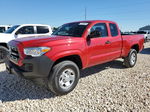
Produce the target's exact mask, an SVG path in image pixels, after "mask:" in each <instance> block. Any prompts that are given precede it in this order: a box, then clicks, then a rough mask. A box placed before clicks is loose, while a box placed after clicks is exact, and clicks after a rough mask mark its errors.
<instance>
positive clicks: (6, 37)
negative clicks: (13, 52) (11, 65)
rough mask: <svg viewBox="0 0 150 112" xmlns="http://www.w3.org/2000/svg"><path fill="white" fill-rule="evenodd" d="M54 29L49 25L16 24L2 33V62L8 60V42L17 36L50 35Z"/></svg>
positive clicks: (0, 39) (0, 49) (0, 53)
mask: <svg viewBox="0 0 150 112" xmlns="http://www.w3.org/2000/svg"><path fill="white" fill-rule="evenodd" d="M51 34H52V29H51V27H50V26H49V25H42V24H22V25H14V26H12V27H11V28H9V29H8V30H7V31H6V32H4V33H2V34H0V63H2V62H4V61H5V60H6V55H7V53H8V47H7V43H8V42H9V41H11V40H13V39H16V38H23V37H38V36H46V35H47V36H50V35H51Z"/></svg>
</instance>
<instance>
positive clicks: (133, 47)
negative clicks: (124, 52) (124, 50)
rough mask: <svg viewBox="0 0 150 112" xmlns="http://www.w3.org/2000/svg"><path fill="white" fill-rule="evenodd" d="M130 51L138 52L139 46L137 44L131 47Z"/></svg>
mask: <svg viewBox="0 0 150 112" xmlns="http://www.w3.org/2000/svg"><path fill="white" fill-rule="evenodd" d="M131 49H135V50H136V51H137V52H139V45H138V44H136V45H133V46H132V47H131Z"/></svg>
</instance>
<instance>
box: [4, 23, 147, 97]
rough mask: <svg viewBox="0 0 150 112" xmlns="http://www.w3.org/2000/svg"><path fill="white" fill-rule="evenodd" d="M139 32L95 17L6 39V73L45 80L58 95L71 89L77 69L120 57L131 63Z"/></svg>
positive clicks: (139, 46)
mask: <svg viewBox="0 0 150 112" xmlns="http://www.w3.org/2000/svg"><path fill="white" fill-rule="evenodd" d="M143 43H144V37H143V35H121V33H120V29H119V28H118V25H117V24H116V23H115V22H112V21H104V20H95V21H79V22H73V23H67V24H64V25H62V26H61V27H59V29H58V30H56V31H55V32H54V33H53V34H52V36H51V37H41V38H22V39H16V40H12V41H10V42H9V43H8V45H9V48H10V52H9V61H7V62H6V68H7V70H8V72H9V73H14V74H18V75H21V76H23V77H26V78H30V79H38V81H39V82H40V80H45V81H44V82H45V83H46V85H47V87H48V89H49V90H51V91H52V92H53V93H55V94H58V95H63V94H67V93H69V92H70V91H72V90H73V89H74V88H75V87H76V85H77V83H78V80H79V78H80V69H85V68H88V67H91V66H94V65H98V64H102V63H106V62H109V61H112V60H115V59H117V58H123V59H124V64H125V66H126V67H133V66H134V65H135V64H136V61H137V53H138V52H140V51H141V50H142V49H143Z"/></svg>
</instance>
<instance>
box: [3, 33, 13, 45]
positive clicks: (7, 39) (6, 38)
mask: <svg viewBox="0 0 150 112" xmlns="http://www.w3.org/2000/svg"><path fill="white" fill-rule="evenodd" d="M12 39H15V38H14V37H13V36H12V34H6V33H0V42H4V43H7V42H9V41H10V40H12Z"/></svg>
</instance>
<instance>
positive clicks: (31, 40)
mask: <svg viewBox="0 0 150 112" xmlns="http://www.w3.org/2000/svg"><path fill="white" fill-rule="evenodd" d="M70 38H72V37H68V36H53V35H52V36H48V37H47V36H44V37H35V36H33V37H25V38H18V39H15V40H14V41H17V42H19V43H21V44H22V45H23V46H24V47H25V46H28V47H30V46H40V45H42V44H45V43H49V42H51V43H53V41H58V40H64V39H70Z"/></svg>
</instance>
